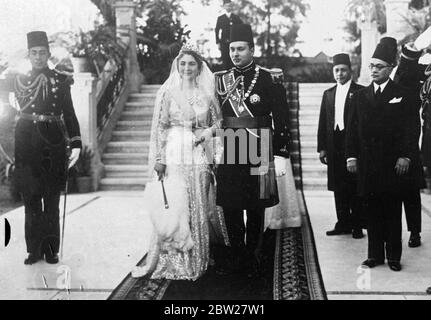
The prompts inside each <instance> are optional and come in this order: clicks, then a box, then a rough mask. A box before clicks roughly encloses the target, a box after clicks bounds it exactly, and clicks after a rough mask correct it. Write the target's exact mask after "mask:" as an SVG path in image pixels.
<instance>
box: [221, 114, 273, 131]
mask: <svg viewBox="0 0 431 320" xmlns="http://www.w3.org/2000/svg"><path fill="white" fill-rule="evenodd" d="M223 128H231V129H241V128H247V129H257V128H272V118H271V116H263V117H254V118H252V117H239V118H237V117H226V118H224V119H223Z"/></svg>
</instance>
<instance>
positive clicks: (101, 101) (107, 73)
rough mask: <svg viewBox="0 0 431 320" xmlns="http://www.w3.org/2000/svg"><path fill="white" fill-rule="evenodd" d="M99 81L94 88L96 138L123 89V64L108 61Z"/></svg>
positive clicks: (124, 77)
mask: <svg viewBox="0 0 431 320" xmlns="http://www.w3.org/2000/svg"><path fill="white" fill-rule="evenodd" d="M99 79H100V80H99V81H98V83H97V87H96V103H97V136H100V134H101V133H102V132H103V130H104V128H105V125H106V123H107V122H108V120H109V119H110V117H111V115H112V112H113V111H114V108H115V105H116V103H117V102H118V100H119V98H120V96H121V94H122V92H123V90H124V88H125V84H126V81H125V80H126V75H125V63H124V62H122V63H120V64H117V63H115V62H114V61H112V60H110V61H108V63H107V64H106V66H105V69H104V71H103V72H102V73H101V75H100V78H99Z"/></svg>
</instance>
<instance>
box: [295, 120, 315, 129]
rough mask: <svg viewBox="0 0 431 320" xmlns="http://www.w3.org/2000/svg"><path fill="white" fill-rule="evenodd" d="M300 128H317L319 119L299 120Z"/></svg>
mask: <svg viewBox="0 0 431 320" xmlns="http://www.w3.org/2000/svg"><path fill="white" fill-rule="evenodd" d="M299 124H300V128H302V127H303V126H304V127H316V128H317V127H318V125H319V119H318V118H315V119H313V118H311V119H307V118H306V119H302V118H301V119H299Z"/></svg>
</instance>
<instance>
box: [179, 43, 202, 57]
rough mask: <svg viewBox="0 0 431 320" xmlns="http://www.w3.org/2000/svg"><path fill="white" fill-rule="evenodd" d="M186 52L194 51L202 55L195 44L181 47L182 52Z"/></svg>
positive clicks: (186, 44) (185, 44)
mask: <svg viewBox="0 0 431 320" xmlns="http://www.w3.org/2000/svg"><path fill="white" fill-rule="evenodd" d="M184 51H192V52H195V53H197V54H199V55H200V52H199V49H198V47H196V46H195V45H194V44H191V43H184V44H183V46H182V47H181V52H184Z"/></svg>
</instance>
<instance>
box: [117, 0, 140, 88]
mask: <svg viewBox="0 0 431 320" xmlns="http://www.w3.org/2000/svg"><path fill="white" fill-rule="evenodd" d="M137 6H138V4H137V3H135V2H133V1H130V0H125V1H118V2H116V3H115V5H114V7H115V17H116V24H117V38H118V39H120V40H121V41H122V42H124V43H127V44H128V46H129V48H128V63H127V74H128V77H129V82H130V91H131V92H139V91H140V88H141V83H142V80H143V75H142V73H141V71H140V68H139V64H138V56H137V50H136V43H137V42H136V9H137Z"/></svg>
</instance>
